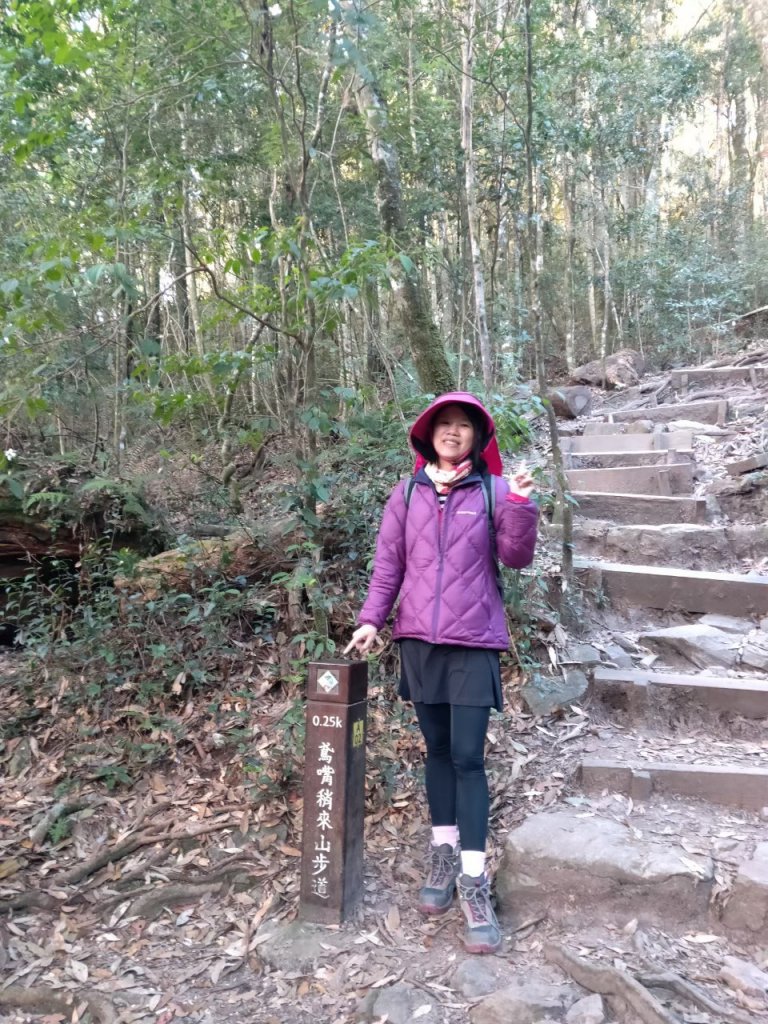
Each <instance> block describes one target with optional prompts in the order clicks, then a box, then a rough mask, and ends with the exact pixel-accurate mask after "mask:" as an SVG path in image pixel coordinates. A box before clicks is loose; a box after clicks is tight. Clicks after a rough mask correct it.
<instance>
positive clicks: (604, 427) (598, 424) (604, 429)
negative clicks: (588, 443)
mask: <svg viewBox="0 0 768 1024" xmlns="http://www.w3.org/2000/svg"><path fill="white" fill-rule="evenodd" d="M582 433H583V434H584V435H585V436H589V435H601V436H604V435H606V434H608V435H613V434H616V424H615V423H604V422H603V421H602V420H590V421H589V422H587V423H585V424H584V430H583V431H582Z"/></svg>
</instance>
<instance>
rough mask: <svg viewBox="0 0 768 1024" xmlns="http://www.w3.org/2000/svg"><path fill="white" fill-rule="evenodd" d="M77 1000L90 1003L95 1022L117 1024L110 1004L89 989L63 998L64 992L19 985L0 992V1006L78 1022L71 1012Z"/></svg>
mask: <svg viewBox="0 0 768 1024" xmlns="http://www.w3.org/2000/svg"><path fill="white" fill-rule="evenodd" d="M78 1000H82V1001H83V1002H86V1003H87V1004H88V1009H89V1010H90V1011H91V1014H92V1016H93V1017H94V1019H95V1020H97V1021H99V1022H100V1024H117V1019H118V1018H117V1013H116V1012H115V1009H114V1007H113V1006H112V1004H111V1003H110V1002H108V1001H107V1000H106V999H104V998H103V996H100V995H99V994H98V992H92V991H90V990H87V991H85V992H79V993H72V995H71V996H70V997H67V996H64V995H62V993H61V989H55V988H42V987H41V988H22V987H21V986H20V985H9V986H8V987H7V988H2V989H0V1007H9V1008H13V1009H17V1010H31V1011H32V1012H33V1013H51V1014H54V1013H56V1014H64V1016H65V1017H66V1018H67V1020H69V1019H70V1018H71V1019H73V1020H74V1019H75V1018H74V1017H72V1011H73V1010H74V1008H75V1005H76V1003H77V1001H78Z"/></svg>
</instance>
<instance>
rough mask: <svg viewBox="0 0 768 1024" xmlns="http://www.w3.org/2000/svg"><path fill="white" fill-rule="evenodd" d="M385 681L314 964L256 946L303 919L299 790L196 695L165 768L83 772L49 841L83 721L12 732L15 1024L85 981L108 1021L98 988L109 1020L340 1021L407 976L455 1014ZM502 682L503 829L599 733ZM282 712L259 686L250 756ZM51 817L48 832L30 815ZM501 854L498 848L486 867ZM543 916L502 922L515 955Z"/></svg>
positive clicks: (498, 819)
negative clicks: (222, 743) (359, 870)
mask: <svg viewBox="0 0 768 1024" xmlns="http://www.w3.org/2000/svg"><path fill="white" fill-rule="evenodd" d="M19 671H23V663H22V662H21V659H20V658H19V656H17V655H13V654H5V655H2V656H0V680H2V682H3V684H5V683H8V682H9V681H10V678H11V677H12V676H13V675H14V674H15V673H18V672H19ZM388 686H390V684H389V683H385V684H383V685H375V686H374V687H372V690H371V694H370V714H369V751H368V755H369V771H368V795H367V813H366V839H365V864H366V878H365V898H364V903H363V905H362V907H361V910H360V913H359V916H358V919H357V920H356V921H355V922H354V923H351V924H350V925H345V926H344V927H343V929H342V932H346V933H348V936H349V939H350V946H349V948H348V949H345V950H343V951H342V952H341V953H335V952H334V953H333V955H331V956H330V957H329V960H330V962H329V963H328V964H327V965H325V966H323V967H322V968H321V970H320V971H319V972H318V971H315V972H313V971H306V970H304V969H302V967H301V965H300V964H299V965H298V969H297V965H296V964H294V963H292V962H288V963H286V965H285V966H284V967H280V966H272V965H270V964H269V962H268V958H267V957H266V956H265V955H263V954H264V953H265V945H266V943H268V942H269V939H267V940H266V943H265V940H264V939H263V934H264V933H263V930H262V933H259V932H258V929H259V926H260V925H262V924H263V923H265V922H277V921H285V920H288V919H291V918H293V917H294V916H295V914H296V910H297V901H298V886H299V856H300V851H299V847H300V826H301V803H302V802H301V796H300V792H299V791H297V790H296V788H295V787H294V788H293V789H292V790H289V791H288V793H287V795H285V796H283V795H279V796H275V797H272V798H269V797H267V798H265V797H264V794H263V793H257V792H254V789H253V787H252V786H251V785H249V778H248V775H247V774H246V773H244V772H243V770H242V761H241V759H240V757H239V756H236V757H234V758H232V757H231V756H230V754H228V753H227V751H224V750H217V749H216V748H215V746H214V745H213V744H211V743H209V742H208V740H207V737H210V736H211V734H212V728H211V727H212V716H211V713H210V708H209V706H208V703H209V702H208V701H206V700H205V699H202V698H201V700H200V702H199V705H197V706H192V707H188V708H187V709H186V712H185V714H186V715H187V717H188V724H190V725H192V726H193V729H192V730H191V731H192V732H194V733H195V734H196V735H197V736H198V737H200V741H199V742H198V743H197V744H187V745H185V747H183V748H180V749H179V750H178V751H177V756H176V759H175V763H174V764H173V765H170V766H164V767H163V768H162V769H158V770H156V771H151V772H148V773H147V774H146V775H145V776H144V777H142V778H139V779H137V781H136V783H135V784H134V785H133V786H132V787H130V788H125V787H118V788H115V789H114V790H112V791H111V792H110V791H108V790H105V789H104V787H103V786H102V787H95V786H93V785H87V784H84V785H82V786H79V787H77V790H76V791H70V792H69V793H67V795H64V796H61V797H60V800H59V801H58V802H59V803H64V804H66V803H69V804H70V805H71V804H73V803H79V802H82V804H83V806H82V808H81V809H80V810H79V811H78V810H76V809H74V808H72V807H71V806H70V807H69V808H68V809H67V810H68V811H69V812H72V813H71V818H72V821H73V822H74V827H73V828H72V830H71V833H70V834H69V835H66V836H65V837H64V838H62V839H61V840H60V841H58V842H55V843H53V842H51V830H52V829H53V828H54V825H55V820H61V819H60V818H59V819H55V820H54V819H53V818H52V817H51V810H52V808H53V807H54V806H55V805H56V803H57V800H56V795H55V794H56V792H57V785H60V783H61V781H62V779H63V778H64V777H65V776H66V761H67V749H68V746H69V745H71V744H72V743H73V742H75V740H76V730H75V726H76V723H75V722H73V723H72V726H73V732H72V734H71V735H69V736H67V735H66V734H63V735H60V736H59V737H58V738H57V740H56V741H55V742H51V740H50V738H49V737H46V735H45V733H46V728H48V729H50V722H46V721H42V722H41V723H40V724H39V725H38V726H36V727H35V728H33V729H31V730H30V731H29V732H28V733H27V736H26V738H25V741H24V742H10V743H7V744H6V747H5V750H4V751H3V754H2V755H1V756H2V762H3V768H4V772H3V777H2V780H0V794H1V795H0V803H1V805H2V809H3V810H2V817H1V818H0V829H1V831H0V897H1V898H2V899H3V903H4V904H6V909H7V906H8V904H10V903H12V904H13V905H14V909H13V910H12V912H11V913H9V914H8V915H7V916H6V918H5V919H4V922H3V923H2V924H0V936H2V945H1V946H0V968H2V971H3V973H4V976H5V980H4V985H5V986H6V988H5V993H6V995H5V996H4V995H3V989H0V1008H2V1007H3V1005H4V1000H7V999H8V998H9V996H8V993H9V992H11V993H12V994H13V993H15V992H16V990H17V989H18V987H19V986H23V987H24V988H26V989H27V990H28V992H29V996H28V998H29V1000H30V1002H29V1007H28V1009H26V1010H19V1009H17V1010H14V1011H11V1010H10V1009H8V1010H5V1011H1V1010H0V1019H2V1020H3V1021H7V1022H9V1024H10V1022H14V1024H16V1022H21V1021H30V1020H33V1019H37V1018H36V1017H34V1016H33V1013H35V1012H37V1013H42V1014H43V1015H44V1019H45V1021H46V1024H54V1022H58V1021H66V1020H70V1019H71V1017H72V1012H73V1011H72V1008H71V1007H70V1006H69V1005H68V1004H65V1002H64V1000H71V1001H72V1006H73V1007H75V1008H76V1007H80V1008H81V1009H80V1015H81V1018H82V1012H83V1010H84V1008H85V1007H86V1006H87V1005H88V1002H89V999H91V997H92V996H93V995H95V996H96V1003H94V1004H93V1006H92V1009H95V1010H96V1011H97V1013H99V1012H102V1011H103V1012H104V1014H105V1015H106V1013H107V1012H108V1011H107V1010H106V1009H105V1008H104V1006H102V1005H101V1003H102V1001H105V1002H106V1004H108V1005H110V1006H111V1007H112V1011H111V1012H112V1016H111V1017H109V1018H108V1017H106V1016H104V1018H103V1019H112V1020H116V1021H117V1020H119V1021H124V1022H126V1024H128V1022H133V1024H138V1022H141V1024H145V1022H150V1021H154V1022H158V1021H159V1022H162V1024H166V1022H168V1021H171V1020H174V1021H189V1022H190V1024H192V1022H198V1021H199V1022H206V1024H208V1022H210V1024H213V1022H214V1021H215V1022H217V1024H235V1022H241V1021H242V1022H245V1021H260V1022H264V1024H268V1022H277V1021H280V1022H285V1024H288V1022H289V1021H290V1022H293V1021H297V1022H302V1021H304V1020H306V1021H310V1020H313V1021H318V1020H320V1021H329V1022H336V1021H338V1022H342V1021H352V1020H354V1019H355V1014H356V1010H357V1007H358V1005H359V1003H360V1002H361V1000H362V999H364V997H365V996H366V995H367V994H368V993H369V992H370V991H372V990H374V991H375V990H376V989H378V988H380V987H382V986H383V985H386V984H389V983H391V982H392V981H393V980H404V981H410V982H412V983H413V984H415V985H416V986H423V987H424V988H425V991H426V992H429V993H431V994H432V995H433V996H435V997H436V998H437V1000H438V1002H439V1003H440V1004H441V1005H442V1006H443V1007H444V1010H445V1014H446V1015H445V1017H444V1018H443V1019H444V1020H446V1021H449V1020H450V1021H454V1020H455V1021H460V1020H465V1019H466V1011H467V1008H468V1006H469V1005H470V1003H469V1002H467V1001H466V1000H464V999H462V997H461V996H460V995H459V996H457V994H456V993H455V992H453V991H452V990H451V988H450V984H449V980H450V976H451V975H452V973H453V972H454V971H455V969H456V967H457V965H458V963H459V962H460V961H461V960H463V959H465V958H466V954H465V953H464V952H463V948H462V946H461V942H460V934H461V920H460V915H459V911H458V909H456V910H454V911H452V912H451V913H450V914H449V915H447V916H446V917H444V918H441V919H440V920H438V921H426V922H425V921H424V920H423V919H422V918H421V917H420V915H419V914H418V913H417V912H416V910H415V908H414V902H415V895H416V892H417V890H418V887H419V885H420V884H421V881H422V875H423V870H424V868H423V865H424V852H425V848H426V841H427V835H428V829H427V821H426V818H425V805H424V799H423V789H422V778H421V773H422V768H421V762H422V754H421V743H420V739H419V734H418V731H417V729H416V727H415V723H414V721H413V720H412V718H411V716H410V714H409V713H408V710H407V709H404V708H401V709H400V710H399V711H397V712H395V713H393V704H392V702H391V701H390V699H389V698H387V697H386V696H385V695H384V692H383V691H384V690H385V688H386V687H388ZM505 689H506V698H507V711H506V712H505V714H504V715H503V716H498V717H495V718H494V720H493V721H492V723H491V727H490V735H489V758H488V762H489V773H490V778H491V791H492V794H493V809H492V834H493V836H496V837H498V838H499V839H501V837H503V836H504V835H505V833H506V832H507V831H508V830H509V829H510V828H511V827H513V826H514V825H515V824H518V823H519V822H520V821H521V820H522V819H523V818H524V817H525V815H526V814H527V813H529V811H530V810H531V809H535V808H541V807H543V806H546V805H549V804H552V803H554V802H555V801H557V800H558V799H560V798H562V797H563V796H567V795H568V779H569V777H570V775H571V774H572V771H573V769H574V767H575V762H576V757H577V753H578V749H577V748H578V745H579V741H580V739H583V738H584V737H588V736H589V735H590V733H594V729H592V727H591V726H590V720H589V715H588V714H587V713H586V712H584V711H582V710H581V709H576V708H575V709H573V710H570V711H569V712H568V713H564V714H562V715H561V716H558V717H553V718H550V719H547V720H541V719H537V718H535V717H533V716H531V715H530V714H527V713H525V712H524V711H523V710H522V704H521V700H520V697H519V693H518V683H517V682H516V681H514V680H512V679H507V681H506V683H505ZM13 692H15V691H14V690H13V689H12V688H11V687H9V686H7V685H1V686H0V714H2V716H3V717H4V718H6V717H9V716H11V715H18V707H11V706H10V703H9V695H10V694H11V693H13ZM2 705H5V706H2ZM288 706H289V702H287V701H286V700H285V699H284V698H281V697H280V696H279V695H275V696H273V697H270V698H265V700H264V702H263V710H262V713H261V714H260V715H259V718H258V721H254V722H253V723H252V741H251V742H252V744H253V747H254V749H257V750H258V751H259V755H260V756H261V757H263V758H269V754H270V749H271V748H272V747H273V746H274V745H275V744H279V743H281V742H282V737H283V734H281V733H280V732H279V731H276V729H275V726H276V723H278V722H279V721H280V720H281V718H282V717H283V716H284V714H285V712H286V710H287V709H288ZM394 707H399V705H394ZM217 728H220V724H219V725H217ZM206 748H207V749H206ZM384 765H386V766H387V774H386V777H385V775H384V774H383V773H382V766H384ZM59 813H60V814H63V813H64V812H62V811H61V808H59ZM46 820H47V821H48V822H50V827H49V828H48V829H47V830H46V829H43V828H40V827H39V826H40V823H41V822H42V821H46ZM53 834H54V835H55V829H54V832H53ZM497 854H498V850H497V849H495V848H492V851H491V859H492V862H493V860H494V859H495V858H496V856H497ZM541 929H542V923H541V922H532V923H531V924H529V925H527V926H525V927H523V928H522V929H520V930H519V931H518V933H517V934H514V935H509V936H508V940H507V950H506V952H505V953H504V956H505V957H509V958H511V959H514V960H515V961H518V960H520V962H521V963H524V962H525V960H526V957H528V956H530V955H531V954H532V953H534V954H535V951H536V947H537V944H540V941H541ZM333 931H334V930H333V929H330V932H333ZM329 952H331V948H330V947H329ZM9 987H10V988H9ZM99 1007H101V1009H99ZM96 1019H98V1017H97V1018H96Z"/></svg>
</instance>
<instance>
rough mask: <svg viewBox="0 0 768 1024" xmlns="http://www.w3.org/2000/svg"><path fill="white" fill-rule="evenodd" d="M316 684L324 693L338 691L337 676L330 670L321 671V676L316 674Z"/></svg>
mask: <svg viewBox="0 0 768 1024" xmlns="http://www.w3.org/2000/svg"><path fill="white" fill-rule="evenodd" d="M317 685H318V686H319V687H320V689H321V690H323V691H324V692H325V693H338V690H339V680H338V677H337V676H335V675H334V674H333V672H331V671H326V672H323V674H322V675H321V676H318V678H317Z"/></svg>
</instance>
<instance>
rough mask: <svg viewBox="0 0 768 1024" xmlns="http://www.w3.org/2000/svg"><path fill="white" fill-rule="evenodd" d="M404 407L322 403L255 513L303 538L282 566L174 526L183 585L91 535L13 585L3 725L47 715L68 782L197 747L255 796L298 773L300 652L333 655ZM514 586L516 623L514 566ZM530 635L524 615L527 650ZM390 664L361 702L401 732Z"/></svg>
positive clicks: (21, 727)
mask: <svg viewBox="0 0 768 1024" xmlns="http://www.w3.org/2000/svg"><path fill="white" fill-rule="evenodd" d="M420 404H421V403H420ZM413 412H415V409H414V410H406V412H405V414H404V413H403V410H401V409H397V408H395V407H390V408H386V409H384V410H380V411H378V412H376V413H369V412H366V411H365V410H364V409H363V408H362V407H361V406H360V405H359V404H356V403H353V402H351V401H350V408H349V409H348V410H347V416H346V417H345V418H343V419H340V418H338V417H336V418H333V417H330V416H328V415H320V413H318V414H317V415H316V418H315V421H313V424H312V427H313V429H314V430H315V431H316V434H317V440H318V445H317V450H316V453H315V455H314V456H313V458H312V459H307V460H305V461H302V460H297V463H296V465H295V466H294V470H295V472H293V473H292V474H290V476H289V478H288V479H287V480H286V478H285V475H283V476H281V477H279V479H278V476H279V474H277V473H276V474H275V476H274V478H273V479H272V480H271V481H267V482H266V483H265V485H264V486H263V487H262V489H261V495H260V498H261V509H264V508H269V509H271V510H272V512H273V514H274V515H276V516H277V517H278V518H279V520H280V522H283V523H284V526H285V530H286V535H287V533H288V532H289V531H291V530H293V533H292V534H291V535H292V536H293V537H294V538H295V537H296V536H297V535H298V537H299V540H298V541H296V540H295V539H294V541H293V542H292V545H291V546H290V547H288V548H286V549H284V552H283V553H284V555H285V556H286V557H287V558H288V560H289V563H290V564H291V565H292V566H293V568H292V569H291V570H289V571H284V570H281V571H279V572H268V573H267V574H266V575H264V574H262V575H261V576H258V575H256V576H251V577H247V576H246V575H242V574H237V569H236V567H235V566H233V565H229V564H227V561H226V559H222V560H221V562H220V564H217V565H208V566H206V565H203V564H201V559H200V558H199V552H200V549H199V547H198V546H197V545H196V543H195V542H191V541H190V542H185V541H184V540H183V539H182V545H181V549H180V552H179V559H180V561H181V562H182V563H183V566H182V568H183V573H182V574H181V575H182V576H183V578H184V580H185V583H184V585H183V587H179V586H178V585H171V584H170V583H165V584H163V585H161V586H159V587H151V588H146V587H142V585H141V574H142V564H141V562H140V561H139V560H138V558H137V556H136V555H135V553H132V552H131V551H128V550H121V551H117V552H114V551H111V550H109V549H107V548H105V547H102V546H100V545H98V544H92V545H91V546H90V547H88V548H87V549H86V550H85V551H84V553H83V555H82V557H81V559H80V561H79V562H78V563H77V564H76V565H73V564H72V562H68V561H66V560H62V561H60V562H56V561H55V560H54V561H49V563H48V565H47V566H46V571H45V574H42V573H40V572H38V571H30V572H29V573H28V574H27V575H26V576H25V577H24V578H22V579H21V580H19V581H17V582H16V583H15V584H14V585H13V586H12V588H11V589H10V591H9V592H8V593H7V595H6V601H5V609H6V615H7V617H8V618H10V619H12V620H13V621H14V622H15V623H16V628H17V642H18V644H19V645H21V647H22V648H23V650H24V652H25V655H26V670H25V671H24V672H22V673H19V675H18V676H17V677H16V681H15V682H14V684H13V685H14V686H15V688H16V691H15V696H16V700H15V706H14V709H13V713H11V714H10V715H7V716H6V719H5V721H4V722H3V724H2V725H1V726H0V738H2V739H3V740H5V741H6V742H7V741H9V740H12V739H14V738H18V737H20V736H23V735H26V733H27V731H28V730H29V727H30V723H31V722H36V721H37V722H39V723H40V724H41V725H42V724H43V723H44V724H45V730H46V733H45V734H46V738H47V739H48V741H49V742H50V741H52V740H54V739H56V738H58V739H59V740H60V741H61V742H62V743H63V744H64V745H65V748H66V752H65V754H64V757H63V777H62V783H61V784H62V785H67V784H68V783H67V779H70V780H71V779H77V780H89V781H93V782H97V783H100V784H102V785H104V786H105V787H106V788H108V789H113V788H115V787H118V786H124V785H130V784H131V783H132V782H134V781H135V780H136V779H137V778H138V777H139V775H140V774H141V773H143V772H144V771H145V770H146V769H147V768H149V767H150V766H159V765H162V764H163V763H169V762H172V761H174V760H176V759H177V758H178V757H179V756H180V750H181V749H182V748H189V747H190V746H192V747H194V746H197V747H198V750H200V749H201V747H204V748H205V750H206V751H208V752H212V753H213V754H214V755H215V756H217V757H219V758H220V759H221V761H222V762H223V761H225V760H226V761H227V763H228V764H231V765H235V766H236V767H237V768H238V770H239V771H241V772H244V773H245V775H246V776H247V778H248V782H249V786H250V787H251V789H252V790H253V792H254V794H255V796H257V797H258V798H260V799H262V798H269V797H273V796H275V795H277V794H279V793H283V792H285V790H286V789H287V788H288V787H290V786H292V785H294V784H298V782H299V781H300V778H301V763H302V757H303V743H304V721H303V713H304V702H303V692H304V681H305V679H306V670H307V663H308V662H309V661H317V660H322V659H323V658H326V657H332V656H334V655H335V654H336V653H337V650H338V646H340V645H342V644H346V642H347V640H348V638H349V635H351V632H352V629H353V628H354V616H355V613H356V611H357V609H358V608H359V606H360V603H361V600H362V597H363V594H364V592H365V588H366V586H367V582H368V578H369V574H370V567H371V562H372V554H373V546H374V540H375V534H376V529H377V526H378V522H379V520H380V517H381V512H382V509H383V505H384V502H385V500H386V497H387V495H388V494H389V492H390V490H391V488H392V486H393V485H394V483H395V482H396V481H397V479H398V478H400V477H401V476H404V475H406V474H407V473H409V472H410V471H411V468H412V467H411V464H410V462H409V459H408V457H407V455H406V451H407V447H406V437H407V432H406V425H405V424H406V422H409V421H410V419H411V418H412V413H413ZM500 420H501V422H502V424H503V428H504V442H505V446H506V447H507V448H508V449H509V448H516V447H519V446H520V445H522V444H523V443H524V442H525V441H526V440H527V439H528V438H529V433H528V431H529V427H528V423H527V420H526V419H525V418H524V417H523V416H522V414H521V413H520V411H519V410H518V411H516V412H509V411H507V412H506V413H503V412H502V414H501V416H500ZM43 503H44V502H40V503H39V504H43ZM296 527H297V528H298V534H297V533H296V529H295V528H296ZM116 580H117V581H118V582H119V585H118V586H115V581H116ZM507 596H508V599H509V600H510V603H511V604H513V605H515V604H517V605H519V606H520V607H518V609H517V611H518V618H519V619H520V620H522V619H523V616H522V613H521V607H522V602H521V600H520V598H519V588H518V581H517V578H516V576H514V575H510V576H509V577H508V590H507ZM289 623H290V626H289ZM530 647H531V643H530V630H527V629H525V628H521V629H520V630H519V631H518V635H517V637H516V652H517V655H518V657H519V658H520V660H521V661H525V660H526V659H528V658H530V656H531V653H530ZM395 662H396V655H395V653H394V652H393V651H392V649H391V647H390V648H389V650H388V651H387V653H386V654H385V655H384V656H380V657H378V658H377V659H376V661H375V662H372V666H371V667H372V673H371V685H372V691H371V692H372V700H373V701H374V703H372V704H371V711H372V713H373V711H374V709H375V710H376V711H377V713H381V714H382V716H383V717H382V721H389V722H395V723H396V725H397V728H399V729H401V730H403V735H405V736H408V735H409V729H410V726H409V725H408V722H409V721H410V718H409V713H408V712H405V711H403V710H402V706H401V705H399V704H398V703H396V702H394V686H393V685H392V682H391V680H392V676H393V673H394V670H395V667H396V665H395ZM398 716H399V717H398ZM401 719H402V721H401ZM406 720H407V721H406ZM398 723H399V724H398ZM259 737H261V738H262V740H263V738H264V737H267V740H266V741H264V742H262V741H261V740H260V739H259ZM411 742H412V740H411V739H407V743H408V744H411ZM392 754H393V756H397V751H396V750H394V749H393V751H392ZM372 768H373V771H374V777H375V778H376V779H377V780H378V781H377V782H376V786H377V787H378V789H379V790H380V791H381V793H382V794H385V795H386V794H391V792H392V790H393V788H394V779H395V778H396V776H397V771H395V770H394V768H393V767H392V766H391V765H389V766H388V762H387V759H386V757H378V759H377V761H376V763H375V764H374V765H372Z"/></svg>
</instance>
